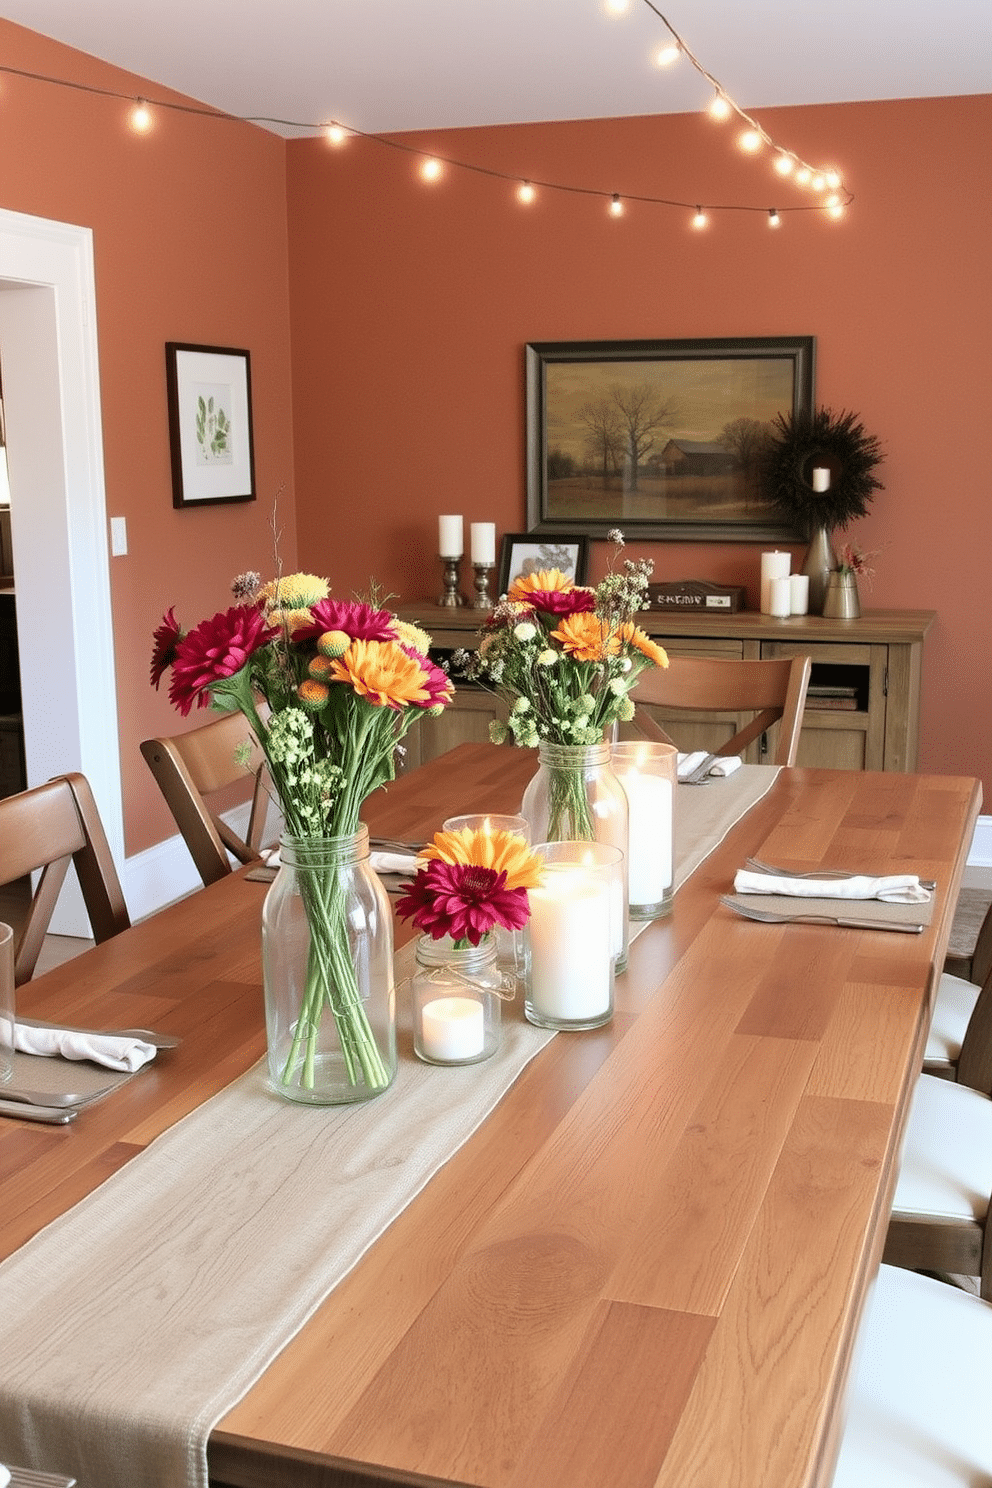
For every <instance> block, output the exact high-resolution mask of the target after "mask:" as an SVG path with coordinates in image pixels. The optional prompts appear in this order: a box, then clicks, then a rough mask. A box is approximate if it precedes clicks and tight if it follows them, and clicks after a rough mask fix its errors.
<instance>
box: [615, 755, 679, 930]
mask: <svg viewBox="0 0 992 1488" xmlns="http://www.w3.org/2000/svg"><path fill="white" fill-rule="evenodd" d="M614 770H615V771H616V774H617V776H618V778H619V780H620V784H621V785H622V786H623V788H624V792H625V794H626V797H627V804H628V805H629V807H630V829H629V830H630V836H629V842H630V847H629V852H628V861H627V887H628V892H629V895H630V904H631V910H632V911H633V910H634V909H636V908H637V907H638V906H640V905H647V904H660V903H661V902H662V900H663V899H665V898H666V897H667V895H668V894H669V893H670V892H671V887H672V880H673V877H674V872H673V864H672V801H673V791H672V783H671V781H670V780H664V779H662V778H661V777H660V776H659V775H646V774H643V773H642V772H641V771H640V770H638V769H637V767H636V766H632V767H631V768H630V769H628V770H623V769H617V767H616V765H614Z"/></svg>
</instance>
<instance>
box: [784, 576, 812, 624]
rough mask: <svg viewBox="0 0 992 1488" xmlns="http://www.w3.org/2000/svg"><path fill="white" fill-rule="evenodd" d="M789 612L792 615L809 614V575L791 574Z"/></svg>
mask: <svg viewBox="0 0 992 1488" xmlns="http://www.w3.org/2000/svg"><path fill="white" fill-rule="evenodd" d="M789 588H790V591H791V593H790V605H789V608H790V611H791V613H792V614H793V615H808V614H809V574H792V576H791V577H790V579H789Z"/></svg>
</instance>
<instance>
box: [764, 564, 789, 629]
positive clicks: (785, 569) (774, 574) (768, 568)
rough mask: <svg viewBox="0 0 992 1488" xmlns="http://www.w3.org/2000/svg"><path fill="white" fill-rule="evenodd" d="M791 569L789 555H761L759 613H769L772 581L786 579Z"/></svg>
mask: <svg viewBox="0 0 992 1488" xmlns="http://www.w3.org/2000/svg"><path fill="white" fill-rule="evenodd" d="M791 567H792V555H791V553H781V552H779V551H777V550H776V551H775V552H773V553H762V555H761V613H762V614H763V615H768V614H770V613H771V598H772V595H771V583H772V579H787V578H788V577H789V570H790V568H791Z"/></svg>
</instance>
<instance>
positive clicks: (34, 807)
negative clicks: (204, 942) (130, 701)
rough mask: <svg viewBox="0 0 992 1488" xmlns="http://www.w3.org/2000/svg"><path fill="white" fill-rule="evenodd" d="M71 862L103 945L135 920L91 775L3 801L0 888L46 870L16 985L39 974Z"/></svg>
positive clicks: (23, 936)
mask: <svg viewBox="0 0 992 1488" xmlns="http://www.w3.org/2000/svg"><path fill="white" fill-rule="evenodd" d="M70 863H72V864H73V866H74V867H75V870H76V876H77V878H78V879H79V887H80V889H81V890H82V894H83V903H84V904H85V906H86V913H87V915H88V916H89V921H90V925H91V926H92V929H93V937H94V939H95V940H96V941H97V942H100V941H104V940H109V939H110V938H111V936H113V935H117V934H118V933H119V932H120V931H121V930H126V929H127V928H128V926H129V925H130V923H131V921H130V918H129V917H128V912H127V906H126V905H125V903H124V895H123V893H122V892H121V885H120V880H119V879H118V877H117V869H116V868H115V867H114V860H113V858H112V857H111V853H110V847H109V844H108V842H107V837H106V834H105V832H104V830H103V823H102V822H101V820H100V813H99V811H98V810H97V805H96V802H95V801H94V799H93V793H92V791H91V790H90V786H89V782H88V781H87V780H86V778H85V776H83V775H78V774H71V775H57V776H56V777H55V779H54V780H49V781H46V783H45V784H44V785H38V786H34V787H32V788H31V789H30V790H26V791H20V792H19V793H18V794H17V795H14V796H5V797H4V798H3V799H2V800H0V885H6V884H10V883H15V882H16V881H17V880H18V879H22V878H26V877H27V876H28V874H31V873H34V872H35V871H36V870H38V869H40V870H41V877H40V878H39V880H38V883H37V887H36V888H35V891H34V893H33V895H32V898H31V903H30V906H29V908H28V913H27V917H26V919H25V921H24V924H23V927H22V929H21V931H20V935H19V937H18V941H17V946H16V949H15V952H14V980H15V983H16V984H17V985H18V986H20V985H21V984H22V983H23V982H28V981H30V980H31V978H32V976H33V975H34V969H35V966H36V965H37V962H38V956H39V954H40V953H41V948H42V945H43V944H44V940H45V935H46V934H47V933H48V927H49V925H50V923H51V919H52V913H53V911H54V909H55V904H56V901H57V899H58V897H59V892H60V890H61V888H62V885H63V883H64V882H65V876H66V873H67V872H68V870H69V864H70Z"/></svg>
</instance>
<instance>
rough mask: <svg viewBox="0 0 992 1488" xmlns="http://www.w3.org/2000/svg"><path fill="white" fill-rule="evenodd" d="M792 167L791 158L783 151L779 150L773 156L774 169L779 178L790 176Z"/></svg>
mask: <svg viewBox="0 0 992 1488" xmlns="http://www.w3.org/2000/svg"><path fill="white" fill-rule="evenodd" d="M792 166H793V159H792V156H791V155H788V154H787V153H786V152H785V150H779V152H778V154H777V155H776V156H775V169H776V171H777V172H778V174H779V175H780V176H791V175H792Z"/></svg>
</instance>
